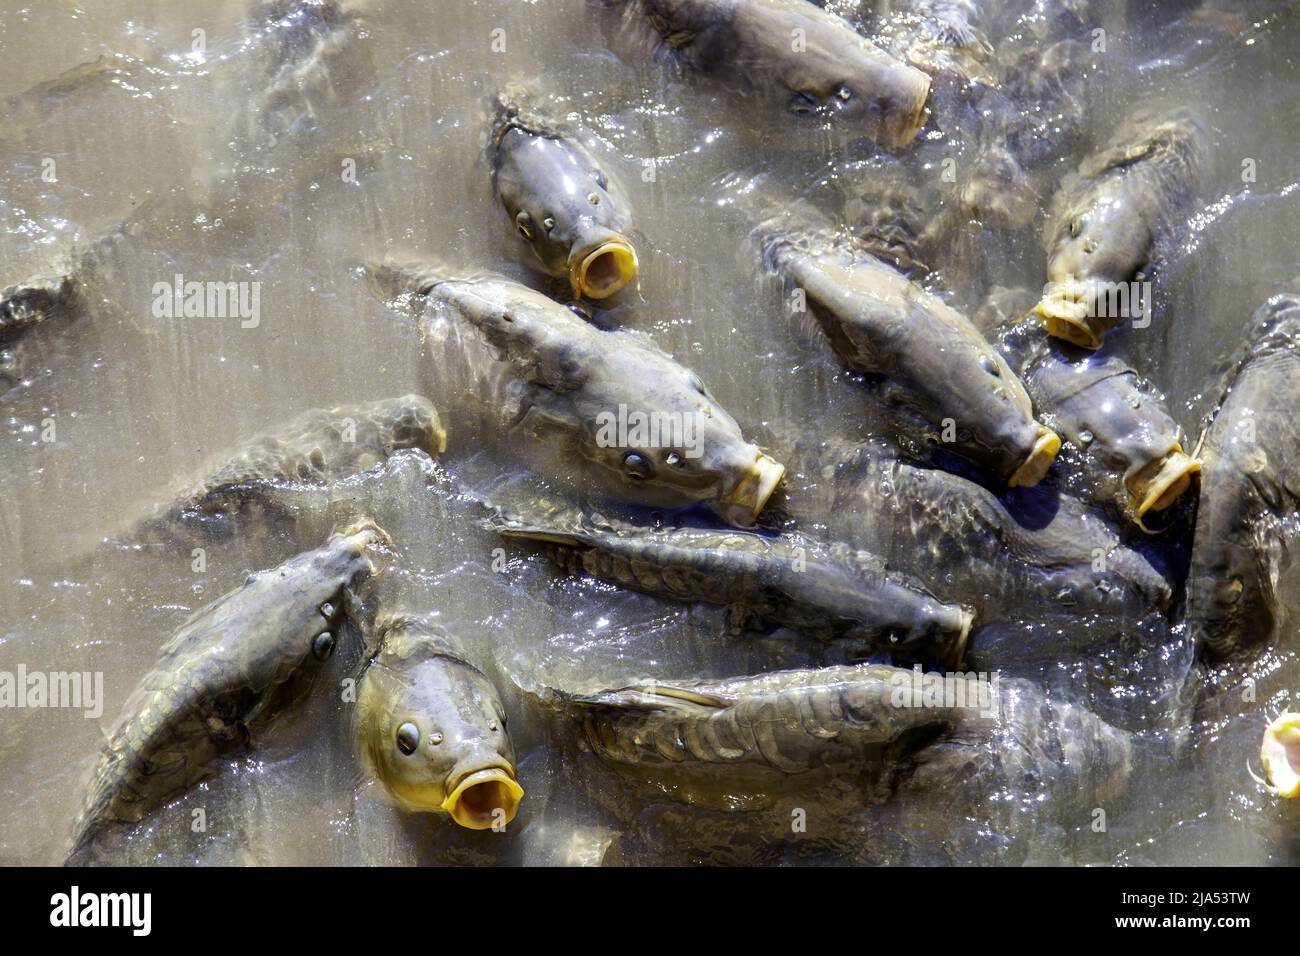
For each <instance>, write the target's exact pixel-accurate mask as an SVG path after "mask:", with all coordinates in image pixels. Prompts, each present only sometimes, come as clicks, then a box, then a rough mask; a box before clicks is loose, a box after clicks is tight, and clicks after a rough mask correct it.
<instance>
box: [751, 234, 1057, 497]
mask: <svg viewBox="0 0 1300 956" xmlns="http://www.w3.org/2000/svg"><path fill="white" fill-rule="evenodd" d="M759 233H760V235H761V236H762V238H763V243H764V246H765V249H766V253H767V258H768V261H769V263H770V264H771V265H772V267H773V268H774V269H775V270H776V271H777V272H778V274H780V275H782V276H783V277H784V278H785V279H786V280H787V281H788V282H790V283H791V284H793V285H794V286H795V287H796V288H797V289H800V290H802V291H803V293H804V298H805V300H806V304H807V307H808V309H809V310H810V311H811V312H812V313H813V314H814V315H815V316H816V318H817V320H818V322H819V323H820V324H821V326H822V328H823V329H824V330H825V331H826V333H827V336H828V338H829V339H830V341H831V344H832V345H833V347H834V348H835V351H836V352H837V353H838V354H839V356H840V357H841V358H842V359H843V360H844V361H845V362H846V364H848V365H849V367H850V368H852V369H853V370H854V371H858V372H863V373H867V374H872V375H882V376H884V377H885V378H886V379H888V380H889V381H891V382H892V383H895V384H897V385H898V386H900V387H901V388H902V389H903V390H904V392H905V393H906V394H907V395H908V396H910V397H912V399H913V400H914V401H915V403H916V405H917V406H918V408H919V409H920V410H921V412H922V414H923V415H925V417H926V418H927V419H929V421H930V422H931V423H932V424H933V425H934V426H935V427H936V428H939V429H946V430H948V431H951V432H952V434H951V436H945V437H946V438H950V440H953V441H954V443H955V444H957V445H958V447H959V449H960V450H961V451H962V452H963V453H966V454H968V455H969V456H970V457H972V458H973V459H975V460H976V461H978V462H979V463H981V464H983V465H986V466H988V467H990V468H992V470H994V471H995V472H996V473H997V474H998V475H999V476H1001V477H1003V478H1005V479H1006V480H1007V481H1008V482H1009V483H1010V484H1011V485H1013V486H1015V485H1023V486H1032V485H1035V484H1037V483H1038V482H1039V481H1040V480H1041V479H1042V477H1043V475H1044V474H1046V472H1047V469H1048V468H1049V467H1050V466H1051V463H1052V460H1053V459H1054V458H1055V457H1056V452H1057V450H1058V449H1059V448H1060V444H1061V442H1060V439H1059V438H1058V437H1057V436H1056V435H1055V434H1054V433H1053V432H1052V431H1051V430H1050V429H1049V428H1047V427H1046V426H1044V425H1042V424H1040V423H1039V422H1037V421H1036V420H1035V419H1034V410H1033V406H1032V404H1031V401H1030V398H1029V394H1028V393H1027V392H1026V391H1025V387H1024V385H1023V384H1022V383H1021V382H1020V380H1019V379H1018V378H1017V377H1016V374H1015V373H1014V372H1013V371H1012V370H1011V368H1010V367H1009V366H1008V365H1007V363H1006V361H1005V360H1004V359H1003V358H1002V357H1001V356H1000V355H998V353H997V352H996V351H995V350H994V349H993V347H992V346H991V345H989V343H988V342H987V341H986V340H985V339H984V337H983V336H982V335H980V333H979V330H978V329H976V328H975V326H974V325H972V324H971V322H970V321H969V320H968V319H967V318H966V317H965V316H963V315H962V314H961V313H959V312H958V311H957V310H956V309H953V308H952V307H951V306H949V305H948V304H947V303H945V302H944V301H943V300H942V299H939V298H938V297H937V296H933V295H931V294H930V293H928V292H926V291H925V290H924V289H922V288H921V287H920V286H919V285H917V284H916V283H914V282H912V281H911V280H910V279H908V278H907V277H906V276H905V275H903V274H902V273H901V272H899V271H898V270H897V269H895V268H894V267H893V266H891V265H889V264H888V263H885V262H883V261H881V260H880V259H878V258H876V257H875V256H872V255H867V254H863V253H860V252H858V251H857V250H855V249H853V248H851V247H848V246H846V245H845V244H843V243H834V242H828V241H825V240H821V239H818V238H816V237H813V236H805V235H801V234H799V233H790V232H786V231H784V230H781V229H779V228H776V227H772V226H760V227H759ZM963 432H964V433H965V434H966V435H967V436H969V437H968V439H966V440H962V437H961V436H962V433H963Z"/></svg>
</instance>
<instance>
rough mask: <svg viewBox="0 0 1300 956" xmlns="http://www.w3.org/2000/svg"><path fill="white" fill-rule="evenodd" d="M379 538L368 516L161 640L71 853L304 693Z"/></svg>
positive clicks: (100, 768)
mask: <svg viewBox="0 0 1300 956" xmlns="http://www.w3.org/2000/svg"><path fill="white" fill-rule="evenodd" d="M388 545H389V542H388V538H387V535H386V534H384V532H383V531H381V530H380V529H379V528H377V527H376V526H375V525H374V524H372V523H370V522H368V521H362V522H359V523H357V524H355V525H353V526H352V527H350V528H348V529H347V530H346V531H344V532H342V533H340V534H336V535H334V536H332V537H331V538H330V540H329V541H328V542H326V544H325V545H323V546H322V547H320V548H317V549H316V550H314V551H308V552H306V553H304V554H300V555H298V556H296V557H294V558H291V559H289V560H288V561H286V562H284V563H283V564H281V565H279V566H278V567H276V568H272V569H271V570H269V571H265V572H262V573H260V574H254V575H251V576H250V577H249V578H248V580H247V581H245V582H244V584H243V585H242V586H241V587H239V588H237V589H236V590H234V591H231V592H230V593H229V594H226V595H225V596H223V597H221V598H218V599H217V600H216V601H214V602H213V603H211V604H209V605H208V606H207V607H205V608H203V609H202V610H200V611H198V612H196V613H195V614H194V615H193V616H192V617H191V618H190V619H189V620H188V621H187V622H186V623H185V624H184V625H183V626H182V627H181V628H180V630H178V631H177V632H176V634H175V635H174V636H173V637H172V638H171V639H170V640H169V641H167V643H165V644H164V645H163V647H162V649H161V651H160V652H159V656H158V660H157V661H156V662H155V663H154V665H153V667H152V668H150V670H149V671H148V673H146V674H145V675H144V677H143V678H142V679H141V681H140V683H139V684H138V685H137V687H136V688H135V690H134V691H133V692H132V693H131V695H130V697H129V698H128V699H127V702H126V705H125V707H124V708H123V711H122V716H121V718H120V719H119V721H118V723H117V725H116V727H115V728H114V730H113V732H112V733H111V734H110V735H109V738H108V741H107V743H106V745H105V748H104V751H103V753H102V755H101V756H100V759H99V762H98V764H97V766H96V768H95V771H94V775H93V777H92V783H91V787H90V793H89V797H88V799H87V801H86V804H85V807H84V809H83V811H82V813H81V816H80V818H79V819H78V821H77V825H76V830H75V833H76V836H75V838H74V840H73V849H72V853H71V855H70V857H69V860H70V862H75V861H79V860H81V859H82V858H84V856H85V855H86V854H87V853H88V852H89V851H90V850H91V848H92V846H93V844H94V843H95V841H96V839H97V838H98V836H99V835H100V834H101V833H102V832H103V831H105V830H106V829H108V828H110V827H111V826H112V825H114V824H118V823H121V824H129V823H137V822H139V821H140V820H142V819H143V818H144V817H145V816H146V815H147V814H149V813H150V812H152V811H153V810H155V809H156V808H157V807H159V806H161V805H162V804H164V803H166V802H167V801H169V800H172V799H174V798H176V797H178V796H180V795H181V794H183V793H185V792H186V791H187V790H189V789H190V788H191V787H193V786H194V785H195V784H197V783H198V782H199V781H201V780H202V779H204V778H205V777H207V776H210V775H211V773H212V772H213V770H212V767H211V763H212V761H213V759H214V758H216V757H218V756H221V755H222V754H226V753H229V752H231V751H234V750H236V749H238V748H240V747H243V746H246V745H247V744H248V743H249V742H250V740H251V739H252V735H253V733H254V732H255V731H256V730H257V729H258V728H260V727H262V726H264V725H265V724H266V723H268V722H269V721H270V720H271V719H272V718H273V717H274V716H276V714H277V713H278V712H279V711H280V710H281V709H283V707H284V706H286V705H287V704H288V703H290V702H292V701H293V700H294V699H296V697H298V696H300V695H301V694H302V693H303V692H304V691H305V689H306V688H307V686H309V683H310V681H311V679H312V678H313V677H314V676H315V675H316V674H317V673H318V672H319V671H320V669H321V665H322V662H324V661H325V660H328V658H329V657H330V656H331V653H332V652H333V649H334V646H335V643H336V641H337V631H338V628H339V627H340V626H341V625H342V623H343V620H344V616H345V614H346V613H347V611H346V607H345V605H346V604H348V603H351V602H353V601H354V600H355V598H354V596H353V595H354V589H355V588H356V586H357V585H358V584H359V583H361V582H362V581H363V580H364V579H365V578H367V577H368V576H369V575H371V574H372V573H374V572H375V571H376V564H375V561H374V558H373V555H374V553H375V552H376V550H377V549H382V548H385V547H387V546H388Z"/></svg>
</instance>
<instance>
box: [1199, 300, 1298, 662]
mask: <svg viewBox="0 0 1300 956" xmlns="http://www.w3.org/2000/svg"><path fill="white" fill-rule="evenodd" d="M1298 407H1300V297H1296V296H1291V295H1279V296H1275V297H1274V298H1273V299H1271V300H1269V301H1268V302H1267V303H1266V304H1265V305H1264V306H1262V307H1261V308H1260V309H1259V310H1258V311H1257V312H1256V313H1255V317H1254V331H1253V333H1252V335H1251V337H1250V341H1249V344H1248V346H1247V348H1246V351H1245V354H1244V357H1242V358H1241V359H1240V361H1239V362H1238V363H1237V364H1236V367H1235V370H1234V371H1233V373H1232V376H1231V379H1230V384H1229V386H1228V389H1227V392H1226V394H1225V395H1224V396H1223V397H1222V399H1221V400H1220V402H1219V405H1218V408H1217V409H1215V411H1214V412H1213V414H1212V417H1211V421H1210V425H1209V428H1208V429H1207V431H1206V433H1205V436H1204V438H1203V440H1202V449H1201V455H1202V458H1203V459H1204V462H1205V464H1204V467H1203V470H1202V473H1201V497H1200V504H1199V506H1198V508H1197V513H1196V530H1195V533H1194V537H1193V539H1192V563H1191V569H1190V571H1189V572H1188V581H1187V620H1188V623H1189V625H1190V627H1191V630H1192V634H1193V636H1194V637H1196V639H1197V641H1198V642H1199V643H1200V644H1201V645H1202V646H1204V647H1205V648H1207V649H1208V650H1209V651H1210V652H1211V653H1212V654H1215V655H1224V654H1228V653H1231V652H1233V651H1236V650H1238V649H1240V648H1241V647H1243V646H1245V645H1250V644H1258V643H1262V642H1266V641H1269V640H1271V639H1272V638H1273V636H1274V634H1275V633H1276V630H1277V595H1276V593H1275V592H1274V588H1275V586H1276V583H1277V579H1278V574H1279V572H1280V570H1281V566H1282V560H1283V555H1284V553H1285V550H1286V549H1285V547H1284V543H1285V541H1286V540H1287V537H1288V535H1289V534H1293V533H1294V530H1295V528H1294V526H1293V525H1292V524H1291V523H1292V522H1293V521H1294V518H1295V516H1296V512H1297V509H1298V508H1300V417H1297V414H1296V409H1297V408H1298Z"/></svg>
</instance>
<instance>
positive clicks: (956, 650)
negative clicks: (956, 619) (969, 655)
mask: <svg viewBox="0 0 1300 956" xmlns="http://www.w3.org/2000/svg"><path fill="white" fill-rule="evenodd" d="M957 613H958V614H959V615H960V617H961V630H960V632H959V633H958V634H957V640H956V641H955V642H953V648H952V660H953V664H954V665H957V664H960V663H961V662H962V660H963V659H965V657H966V647H967V645H968V644H969V643H970V632H971V629H972V628H973V627H974V626H975V612H974V611H971V610H968V609H967V608H964V607H963V608H959V609H958V611H957Z"/></svg>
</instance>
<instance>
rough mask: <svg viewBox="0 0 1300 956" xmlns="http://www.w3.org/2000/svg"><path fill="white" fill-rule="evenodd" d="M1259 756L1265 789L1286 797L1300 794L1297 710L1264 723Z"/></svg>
mask: <svg viewBox="0 0 1300 956" xmlns="http://www.w3.org/2000/svg"><path fill="white" fill-rule="evenodd" d="M1259 759H1260V763H1261V764H1263V768H1264V776H1265V778H1266V779H1267V784H1266V785H1267V786H1268V787H1269V789H1271V790H1272V791H1273V792H1275V793H1276V794H1277V795H1278V796H1279V797H1285V798H1287V799H1289V800H1292V799H1295V798H1296V797H1300V714H1295V713H1286V714H1282V715H1281V716H1279V717H1278V718H1277V719H1276V720H1274V721H1273V722H1272V723H1271V724H1269V725H1268V729H1267V730H1265V731H1264V742H1263V743H1262V744H1261V745H1260V748H1259Z"/></svg>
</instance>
